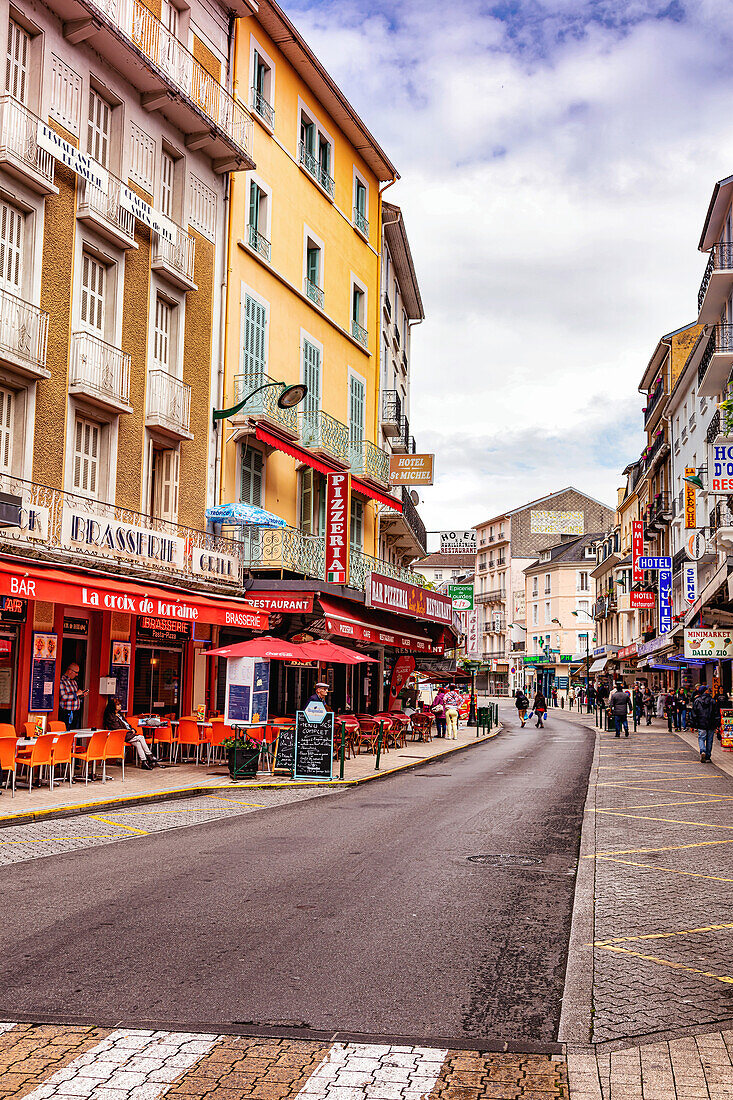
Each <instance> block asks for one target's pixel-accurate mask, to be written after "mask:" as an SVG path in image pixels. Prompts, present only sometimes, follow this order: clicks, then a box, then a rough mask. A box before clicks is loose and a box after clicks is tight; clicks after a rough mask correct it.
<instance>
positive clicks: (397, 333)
mask: <svg viewBox="0 0 733 1100" xmlns="http://www.w3.org/2000/svg"><path fill="white" fill-rule="evenodd" d="M400 341H401V336H400V330H399V329H398V328H397V325H396V324H395V327H394V342H395V347H396V348H397V349H398V351H399V347H400Z"/></svg>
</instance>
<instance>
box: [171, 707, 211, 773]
mask: <svg viewBox="0 0 733 1100" xmlns="http://www.w3.org/2000/svg"><path fill="white" fill-rule="evenodd" d="M208 743H209V739H208V736H207V734H206V733H204V734H201V733H199V727H198V723H197V722H196V720H195V718H181V720H180V722H179V723H178V751H179V752H181V750H182V748H183V746H184V745H187V746H188V747H189V748H195V749H196V763H197V764H200V763H201V746H202V745H208ZM181 758H183V754H182V752H181Z"/></svg>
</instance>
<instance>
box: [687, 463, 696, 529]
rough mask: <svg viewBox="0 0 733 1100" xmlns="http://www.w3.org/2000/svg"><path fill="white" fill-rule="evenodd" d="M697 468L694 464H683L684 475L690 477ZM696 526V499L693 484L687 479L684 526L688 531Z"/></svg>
mask: <svg viewBox="0 0 733 1100" xmlns="http://www.w3.org/2000/svg"><path fill="white" fill-rule="evenodd" d="M696 473H697V470H696V469H695V467H694V466H685V477H692V475H693V474H696ZM696 527H697V500H696V497H695V486H694V485H690V483H689V481H686V482H685V528H686V529H687V530H688V531H694V529H695V528H696Z"/></svg>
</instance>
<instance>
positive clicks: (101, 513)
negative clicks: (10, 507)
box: [0, 474, 243, 594]
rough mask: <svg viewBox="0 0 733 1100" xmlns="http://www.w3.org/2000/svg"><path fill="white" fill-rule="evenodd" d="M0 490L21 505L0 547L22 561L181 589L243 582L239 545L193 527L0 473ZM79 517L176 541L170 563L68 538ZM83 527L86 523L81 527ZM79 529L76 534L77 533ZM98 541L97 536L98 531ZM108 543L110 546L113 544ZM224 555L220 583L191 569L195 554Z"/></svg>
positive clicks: (233, 586) (2, 531)
mask: <svg viewBox="0 0 733 1100" xmlns="http://www.w3.org/2000/svg"><path fill="white" fill-rule="evenodd" d="M0 491H1V492H5V493H12V494H13V495H14V496H18V497H20V499H21V501H22V508H23V511H22V514H21V527H20V528H13V527H4V528H0V546H1V547H2V549H3V552H4V553H17V554H21V555H22V556H23V557H24V558H36V559H38V560H41V561H44V560H45V561H49V560H52V561H55V562H59V563H64V562H66V563H73V564H74V565H76V566H79V565H87V566H88V567H89V568H92V567H94V566H97V567H100V568H102V569H104V571H105V572H109V573H120V574H121V575H124V576H127V577H132V578H134V579H136V580H150V581H160V580H161V579H163V578H165V579H166V580H173V581H175V582H176V583H181V584H183V586H184V587H189V586H194V587H196V588H201V587H202V586H203V587H209V586H211V585H213V586H214V587H216V588H222V589H224V588H225V589H226V590H227V591H228V592H229V593H230V594H231V593H232V592H233V591H239V592H240V593H241V589H242V580H243V564H242V557H241V555H242V547H241V544H240V543H239V541H235V540H233V539H232V538H226V537H223V536H221V535H214V534H210V533H208V532H206V531H198V530H196V529H195V528H193V527H184V526H182V525H181V524H178V523H170V522H168V521H167V520H162V519H153V518H152V517H151V516H146V515H142V514H141V513H139V512H134V511H132V510H131V509H129V508H122V507H119V506H118V505H114V504H107V503H104V502H103V501H99V500H91V499H89V498H88V497H84V496H82V495H81V494H79V493H67V492H65V491H64V490H63V489H53V488H51V487H50V486H48V485H40V484H38V483H37V482H34V481H25V480H23V479H22V478H17V477H11V476H10V475H9V474H0ZM73 516H77V517H82V521H86V520H87V519H90V520H97V521H98V522H99V523H100V525H101V526H102V527H104V525H105V524H108V523H111V524H113V525H117V526H119V527H120V528H121V529H122V530H123V531H128V530H129V531H131V532H132V533H133V534H134V532H135V531H136V530H137V531H140V530H141V531H143V532H145V533H146V535H147V533H150V532H153V537H155V536H156V535H157V536H160V537H161V538H163V539H166V538H167V539H180V540H182V542H181V543H179V544H177V549H178V550H179V551H180V553H177V555H176V560H175V561H168V560H166V555H163V556H162V557H161V558H159V559H157V560H155V561H151V560H150V559H146V560H143V559H141V558H135V557H134V556H132V555H131V554H124V553H121V552H119V551H118V550H114V549H112V548H111V547H110V548H107V549H102V548H101V547H99V546H98V545H96V544H95V543H94V542H88V541H86V539H84V538H81V537H79V538H76V539H75V538H72V534H73V524H72V517H73ZM81 526H82V527H86V523H85V522H83V523H82V524H81ZM78 531H79V529H78V530H77V533H78ZM100 537H101V533H100ZM112 541H113V544H114V540H112ZM196 551H204V552H205V553H206V554H211V555H215V554H220V555H225V556H226V558H228V559H233V562H234V566H235V567H234V568H233V575H232V576H231V577H230V578H229V577H228V578H227V579H226V581H224V580H222V577H221V575H220V576H217V575H215V574H214V573H212V574H211V575H208V574H207V575H206V576H204V575H202V573H201V572H199V571H198V570H197V569H195V567H194V563H195V560H196V559H197V558H198V556H199V555H197V554H196Z"/></svg>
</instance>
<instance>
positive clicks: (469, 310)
mask: <svg viewBox="0 0 733 1100" xmlns="http://www.w3.org/2000/svg"><path fill="white" fill-rule="evenodd" d="M285 2H286V7H287V10H288V12H289V14H290V15H291V16H292V17H293V18H294V20H295V21H296V22H297V24H298V26H299V27H300V29H301V30H302V32H303V33H304V35H305V37H306V39H307V40H308V41H309V42H310V43H311V45H313V47H314V48H315V49H316V51H317V52H318V53H319V55H320V56H321V58H322V60H323V61H324V63H325V64H326V66H327V67H328V68H329V70H330V71H331V73H332V74H333V76H334V77H335V78H336V79H337V80H338V82H339V83H340V84H341V86H342V87H343V88H344V90H345V91H346V93H347V95H348V96H349V98H350V99H351V101H352V102H353V103H354V105H355V106H356V107H357V109H358V110H359V111H360V113H361V114H362V116H363V117H364V119H365V121H366V122H367V124H368V125H369V126H370V127H371V128H372V130H373V132H374V133H375V134H376V135H377V136H378V138H379V140H380V141H381V143H382V145H383V146H384V148H385V150H386V151H387V152H388V154H389V155H390V156H391V157H392V159H393V161H394V162H395V163H396V164H397V167H398V169H399V171H400V173H401V176H402V179H401V180H400V182H399V183H398V184H397V185H396V186H395V187H393V188H392V189H391V190H390V191H389V192H388V197H389V198H390V199H391V200H393V201H395V202H398V203H399V204H400V205H401V206H402V208H403V212H404V215H405V221H406V225H407V230H408V233H409V236H410V241H411V245H412V249H413V254H414V257H415V262H416V266H417V272H418V277H419V280H420V284H421V289H422V294H423V299H424V303H425V309H426V314H427V319H426V321H425V323H424V324H423V325H422V326H421V327H419V328H418V329H416V330H415V333H414V335H413V354H412V415H411V427H414V434H415V436H416V438H417V444H418V450H419V451H434V452H435V453H436V465H437V477H436V484H435V486H434V487H433V488H432V489H426V490H424V491H423V492H422V493H421V496H422V498H423V502H422V505H421V511H422V514H423V516H424V518H425V521H426V524H427V526H428V528H441V527H442V528H445V527H464V526H465V527H468V526H470V525H472V524H473V523H476V522H477V521H480V520H482V519H485V518H487V517H488V516H490V515H492V514H494V513H496V512H498V511H501V510H503V509H504V508H507V507H513V506H516V505H519V504H522V503H524V502H525V501H526V500H529V499H532V498H533V497H537V496H540V495H542V494H544V493H547V492H551V491H552V490H554V489H559V488H562V487H563V486H565V485H568V484H573V485H575V486H577V487H578V488H579V489H582V490H584V491H586V492H588V493H590V494H591V495H592V496H595V497H597V498H599V499H601V500H603V501H605V502H607V503H608V504H612V503H613V502H614V501H615V489H616V486H617V485H619V484H620V483H621V480H622V479H621V477H620V471H621V470H622V469H623V467H624V465H625V464H626V463H627V462H629V461H630V460H631V459H632V458H634V457H636V456H637V455H638V453H639V450H640V448H641V446H642V445H643V444H642V431H641V426H642V418H641V408H642V406H643V404H644V401H643V400H642V398H641V396H640V395H639V393H638V392H637V386H638V383H639V380H640V378H641V375H642V373H643V370H644V367H645V366H646V363H647V361H648V360H649V357H650V356H651V354H652V351H653V350H654V347H655V345H656V342H657V340H658V339H659V337H660V336H661V335H662V334H664V333H666V332H669V331H670V330H672V329H675V328H678V327H680V326H681V325H683V324H686V323H689V322H690V321H692V320H694V319H695V317H696V302H697V289H698V286H699V283H700V279H701V276H702V272H703V269H704V259H703V257H702V256H701V255H700V253H698V251H697V242H698V240H699V236H700V229H701V226H702V220H703V218H704V215H705V211H706V209H707V205H708V201H709V198H710V194H711V191H712V188H713V185H714V183H715V181H716V180H718V179H720V178H722V177H723V176H726V175H729V174H731V173H733V66H731V64H730V57H731V47H732V46H733V5H731V4H730V3H728V2H727V0H689V2H686V0H685V2H682V0H671V2H669V0H626V2H623V0H585V2H584V0H503V2H498V3H491V2H490V0H451V2H450V3H445V2H441V3H438V2H436V0H285Z"/></svg>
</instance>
